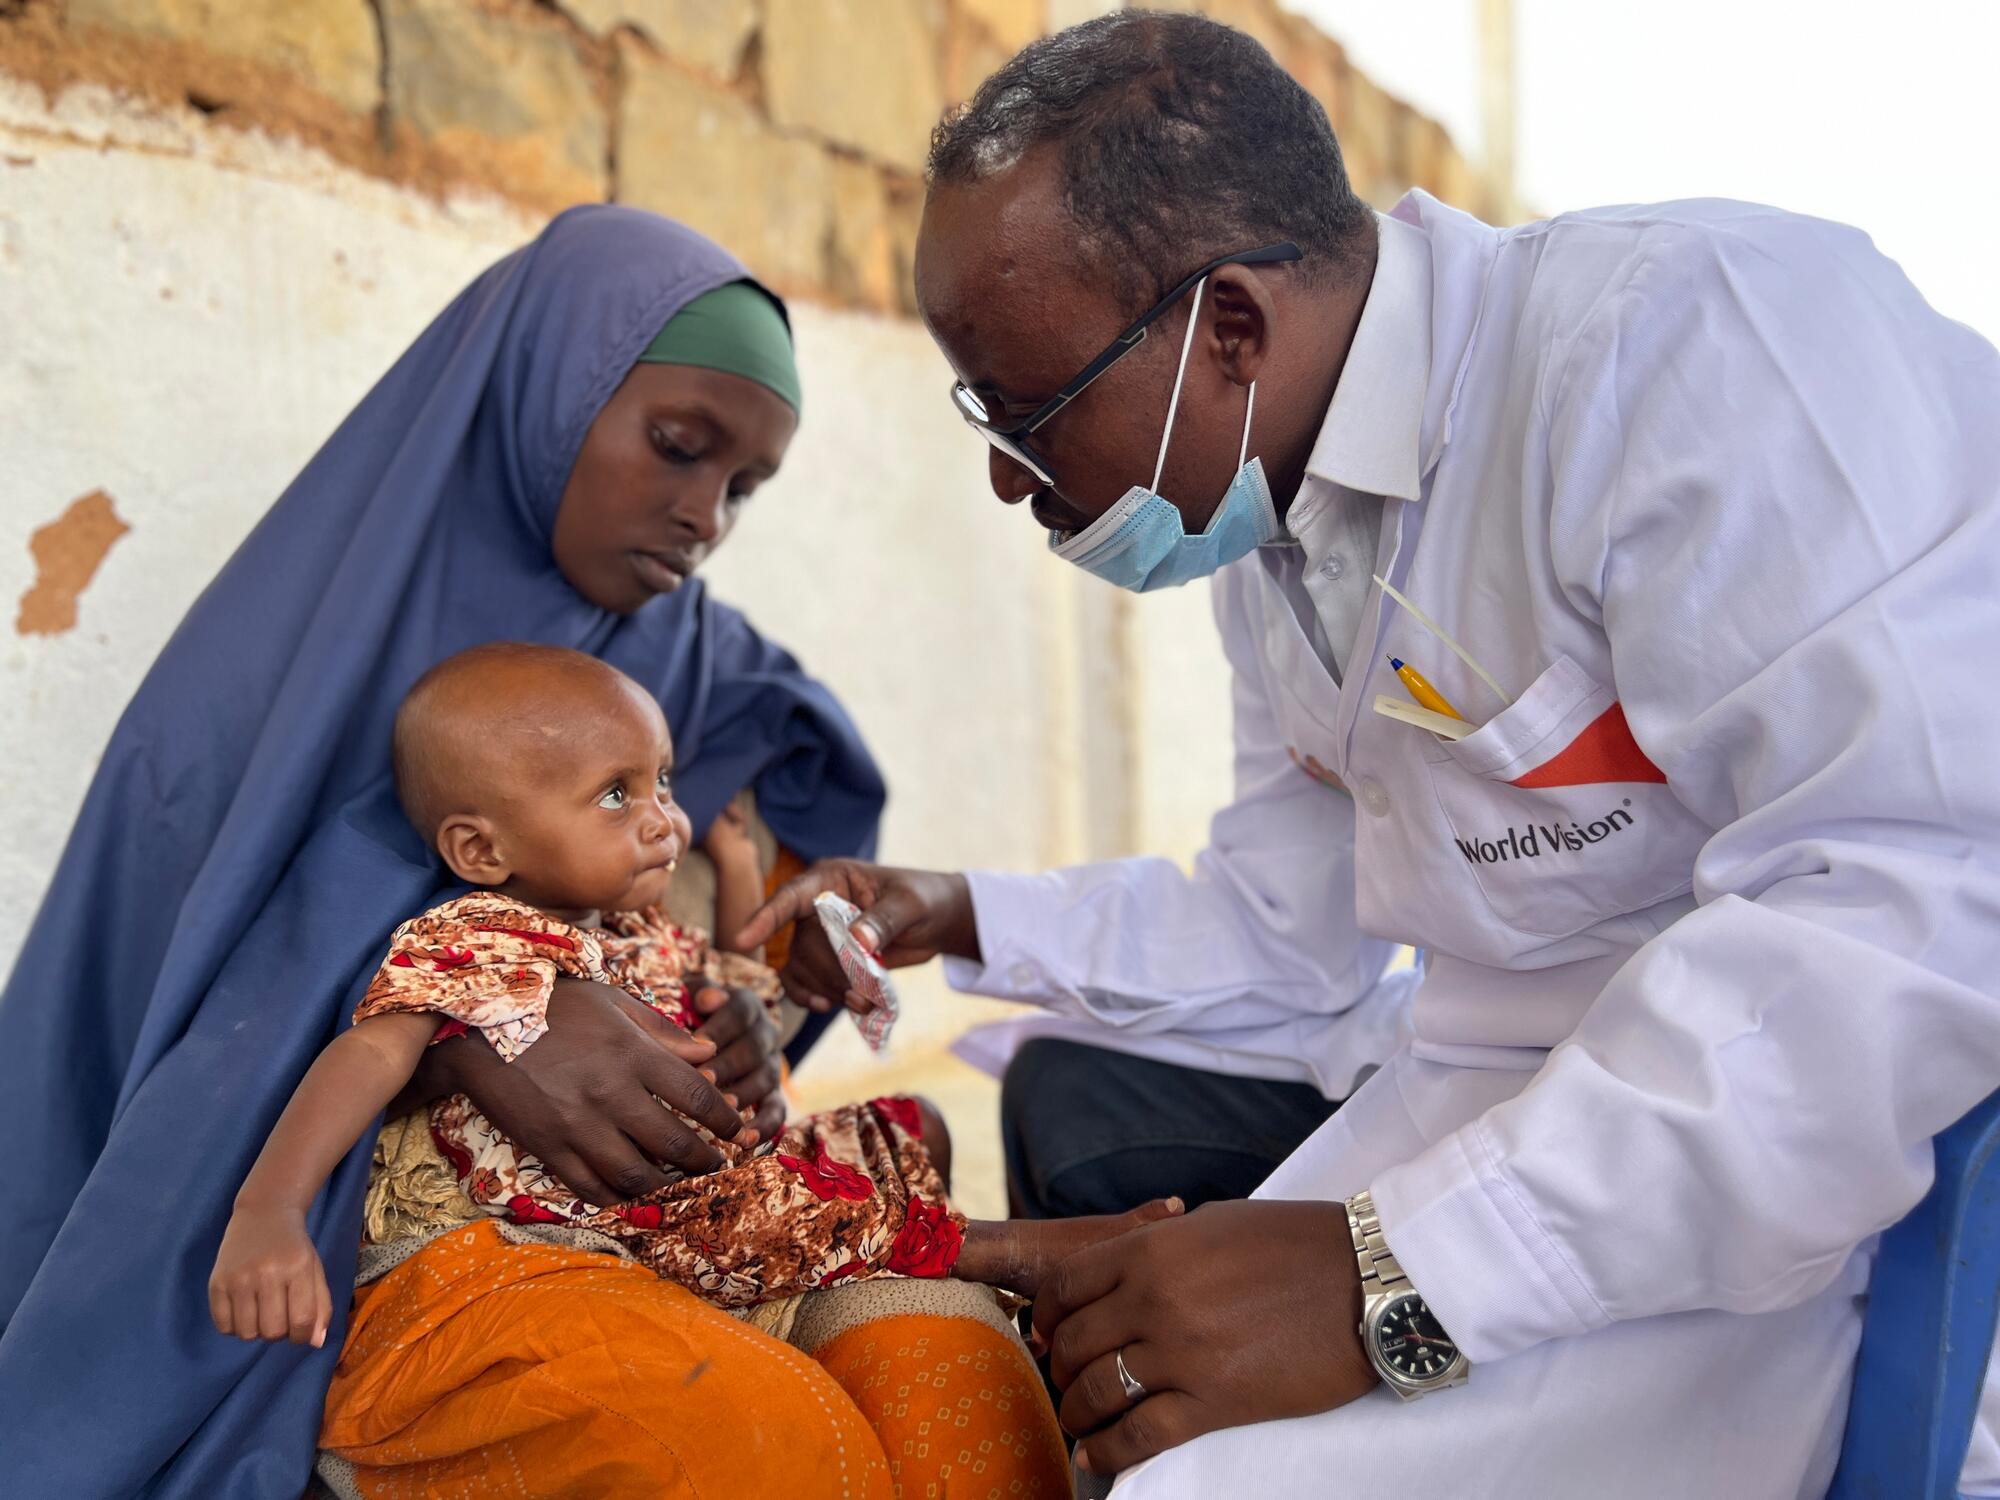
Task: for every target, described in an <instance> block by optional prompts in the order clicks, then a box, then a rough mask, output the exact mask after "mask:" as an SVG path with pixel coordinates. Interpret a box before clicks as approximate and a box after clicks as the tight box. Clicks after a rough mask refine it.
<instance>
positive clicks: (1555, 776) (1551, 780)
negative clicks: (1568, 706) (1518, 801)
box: [1509, 703, 1667, 787]
mask: <svg viewBox="0 0 2000 1500" xmlns="http://www.w3.org/2000/svg"><path fill="white" fill-rule="evenodd" d="M1666 779H1667V778H1666V773H1665V772H1663V771H1661V769H1660V768H1659V767H1658V766H1656V765H1654V764H1653V763H1652V762H1651V761H1650V760H1648V759H1646V752H1645V751H1643V750H1641V749H1640V748H1639V742H1638V741H1637V740H1635V739H1634V738H1632V726H1631V725H1629V724H1627V723H1626V722H1625V708H1624V705H1623V704H1618V703H1614V704H1612V705H1611V707H1609V708H1607V709H1605V710H1604V712H1603V713H1601V714H1599V715H1598V716H1597V717H1596V718H1594V719H1592V720H1591V721H1590V723H1589V724H1588V725H1586V726H1585V728H1584V731H1583V733H1581V734H1579V735H1578V736H1577V737H1576V738H1575V739H1573V740H1571V741H1570V742H1569V744H1567V745H1566V746H1564V747H1563V748H1562V749H1561V750H1559V751H1557V752H1556V754H1555V755H1553V756H1551V757H1550V758H1549V759H1547V760H1545V761H1543V762H1542V763H1541V764H1540V765H1539V766H1536V767H1535V769H1534V770H1532V771H1530V772H1528V773H1527V774H1526V775H1524V776H1516V777H1515V778H1514V779H1513V781H1512V782H1510V783H1509V785H1512V786H1525V787H1552V786H1595V785H1598V784H1599V783H1602V782H1606V781H1665V780H1666Z"/></svg>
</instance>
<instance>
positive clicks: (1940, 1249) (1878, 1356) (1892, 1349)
mask: <svg viewBox="0 0 2000 1500" xmlns="http://www.w3.org/2000/svg"><path fill="white" fill-rule="evenodd" d="M1996 1289H2000V1093H1996V1094H1994V1095H1993V1096H1992V1097H1991V1098H1989V1099H1988V1100H1987V1101H1986V1102H1985V1103H1984V1104H1982V1105H1980V1106H1979V1107H1978V1108H1977V1109H1975V1110H1973V1111H1972V1113H1971V1114H1969V1115H1967V1116H1966V1117H1965V1118H1964V1119H1962V1120H1960V1121H1959V1122H1958V1123H1957V1124H1956V1125H1954V1126H1952V1127H1951V1129H1949V1130H1947V1131H1946V1132H1945V1133H1944V1134H1943V1135H1941V1136H1939V1137H1938V1138H1937V1181H1936V1182H1935V1183H1934V1184H1932V1186H1931V1190H1930V1192H1928V1193H1927V1194H1925V1195H1924V1200H1923V1202H1921V1203H1919V1204H1918V1205H1917V1206H1916V1207H1915V1208H1914V1209H1913V1210H1911V1212H1910V1216H1909V1217H1908V1218H1906V1219H1904V1220H1903V1221H1902V1222H1901V1223H1900V1224H1898V1225H1896V1226H1895V1227H1894V1228H1893V1229H1891V1230H1889V1232H1888V1233H1886V1234H1884V1235H1883V1236H1882V1248H1881V1251H1880V1253H1879V1254H1878V1256H1877V1257H1876V1261H1875V1275H1874V1278H1873V1280H1872V1281H1871V1283H1870V1285H1869V1289H1868V1316H1867V1319H1866V1321H1865V1322H1864V1323H1863V1324H1862V1328H1861V1355H1860V1358H1859V1360H1858V1361H1857V1362H1856V1364H1855V1367H1854V1395H1853V1397H1852V1399H1851V1400H1850V1401H1849V1402H1848V1407H1847V1435H1846V1437H1845V1438H1844V1439H1843V1440H1842V1443H1841V1450H1840V1467H1839V1469H1838V1471H1837V1472H1836V1473H1835V1474H1834V1476H1833V1487H1832V1488H1831V1489H1830V1490H1828V1491H1827V1500H1956V1497H1957V1496H1958V1473H1959V1470H1960V1468H1961V1467H1963V1465H1964V1463H1965V1448H1966V1444H1967V1443H1968V1442H1969V1441H1970V1439H1971V1437H1972V1419H1973V1416H1974V1414H1975V1413H1976V1412H1977V1411H1978V1409H1979V1392H1980V1387H1981V1385H1982V1384H1983V1383H1984V1381H1985V1378H1986V1360H1987V1356H1988V1355H1989V1354H1990V1353H1991V1351H1992V1348H1993V1319H1994V1310H1995V1306H1996V1297H1995V1293H1996Z"/></svg>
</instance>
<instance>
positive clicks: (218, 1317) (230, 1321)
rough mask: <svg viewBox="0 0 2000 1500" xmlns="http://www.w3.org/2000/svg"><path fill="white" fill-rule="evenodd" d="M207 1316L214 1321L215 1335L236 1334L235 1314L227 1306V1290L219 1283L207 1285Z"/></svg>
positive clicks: (212, 1282)
mask: <svg viewBox="0 0 2000 1500" xmlns="http://www.w3.org/2000/svg"><path fill="white" fill-rule="evenodd" d="M208 1315H209V1316H210V1317H211V1318H213V1319H214V1320H215V1331H216V1332H217V1333H234V1332H236V1314H235V1311H234V1310H233V1309H232V1308H231V1307H230V1305H229V1289H228V1288H227V1287H226V1286H224V1285H222V1283H221V1282H218V1281H211V1282H209V1284H208Z"/></svg>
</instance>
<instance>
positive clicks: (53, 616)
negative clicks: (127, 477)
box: [14, 490, 132, 635]
mask: <svg viewBox="0 0 2000 1500" xmlns="http://www.w3.org/2000/svg"><path fill="white" fill-rule="evenodd" d="M131 529H132V528H131V527H130V526H127V525H126V524H125V523H124V522H123V521H121V520H120V519H119V518H118V512H117V510H116V509H115V508H114V507H113V506H112V503H111V497H110V496H109V495H107V494H105V493H104V491H103V490H92V491H91V492H90V493H89V494H88V495H84V496H82V497H80V498H78V499H76V500H72V501H71V502H70V505H69V509H67V510H65V511H64V512H63V513H62V514H61V515H60V516H58V517H56V519H55V520H53V521H51V522H49V524H48V525H46V526H44V527H42V528H41V529H40V530H38V531H37V532H35V534H34V535H33V536H31V537H29V538H28V551H29V553H30V554H31V555H32V556H33V557H34V559H35V581H34V583H33V585H32V586H30V588H29V589H28V592H27V593H25V594H23V595H22V596H21V612H20V613H19V614H18V615H17V616H15V619H14V629H15V631H16V632H17V633H18V634H21V635H61V634H62V633H63V632H64V631H67V630H74V629H75V628H76V601H77V599H78V597H79V596H80V595H81V594H82V593H83V591H84V590H85V589H87V588H89V587H90V580H91V579H93V578H95V577H96V576H97V570H98V568H99V567H100V566H102V564H103V562H104V559H105V556H106V555H107V554H108V553H109V552H110V551H111V548H112V546H113V545H114V544H115V543H116V542H117V540H118V538H120V537H121V536H123V535H125V533H126V532H128V531H130V530H131Z"/></svg>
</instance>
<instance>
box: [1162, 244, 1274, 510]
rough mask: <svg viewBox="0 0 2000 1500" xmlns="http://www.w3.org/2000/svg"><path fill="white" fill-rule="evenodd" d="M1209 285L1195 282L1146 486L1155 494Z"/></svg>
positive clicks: (1247, 434)
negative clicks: (1178, 361)
mask: <svg viewBox="0 0 2000 1500" xmlns="http://www.w3.org/2000/svg"><path fill="white" fill-rule="evenodd" d="M1207 285H1208V278H1207V277H1206V276H1204V277H1202V278H1201V280H1199V281H1197V282H1196V283H1195V284H1194V306H1193V307H1191V308H1189V309H1188V326H1187V337H1186V338H1184V339H1182V340H1181V367H1180V368H1179V369H1178V370H1176V371H1174V396H1173V399H1172V400H1171V401H1169V402H1168V403H1167V430H1166V431H1165V432H1163V433H1161V434H1160V457H1159V460H1158V462H1156V463H1155V464H1154V465H1153V482H1152V483H1151V484H1150V485H1148V486H1147V487H1146V488H1147V489H1148V490H1149V491H1150V492H1151V493H1152V494H1155V495H1157V494H1159V492H1160V476H1161V475H1162V474H1164V473H1165V472H1166V469H1167V443H1168V442H1169V441H1170V440H1171V439H1172V437H1173V435H1174V413H1175V412H1177V411H1179V410H1180V409H1181V382H1182V381H1183V380H1185V379H1187V361H1188V350H1190V349H1192V348H1193V347H1194V330H1195V325H1196V324H1197V323H1199V322H1200V321H1201V316H1200V314H1201V289H1202V288H1203V287H1205V286H1207ZM1243 442H1244V445H1245V446H1246V447H1247V446H1248V445H1249V442H1250V429H1249V428H1248V427H1247V426H1246V427H1245V428H1244V429H1243ZM1237 467H1238V468H1241V467H1242V465H1241V464H1239V465H1237Z"/></svg>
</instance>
